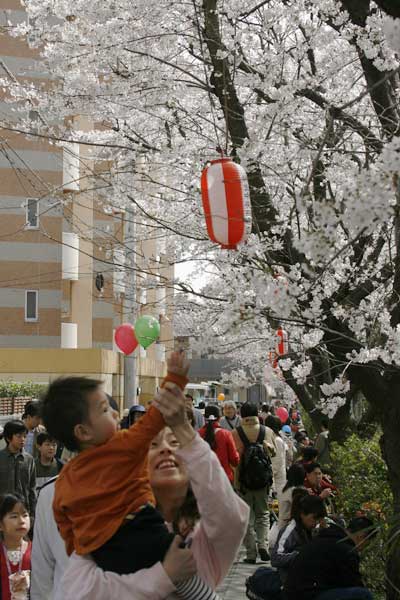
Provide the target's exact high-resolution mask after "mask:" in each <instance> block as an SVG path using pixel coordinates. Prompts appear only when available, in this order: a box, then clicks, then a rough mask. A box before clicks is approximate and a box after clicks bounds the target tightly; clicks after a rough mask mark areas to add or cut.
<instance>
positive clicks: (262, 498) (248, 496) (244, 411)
mask: <svg viewBox="0 0 400 600" xmlns="http://www.w3.org/2000/svg"><path fill="white" fill-rule="evenodd" d="M240 415H241V417H242V423H241V426H240V427H238V428H237V429H235V430H234V431H232V436H233V439H234V442H235V445H236V448H237V450H238V452H239V455H240V464H239V467H238V468H237V469H236V472H235V488H236V489H237V491H238V492H239V494H240V496H241V497H242V498H243V500H244V501H245V502H246V503H247V504H248V506H249V508H250V519H249V525H248V528H247V533H246V536H245V538H244V541H243V542H244V545H245V548H246V558H245V559H244V562H246V563H249V564H255V563H256V561H257V550H258V554H259V556H260V558H261V560H264V561H267V560H269V554H268V551H267V538H268V531H269V511H268V494H269V490H270V487H271V485H272V482H273V479H272V464H271V456H274V455H275V452H276V447H275V444H274V434H273V432H272V431H271V429H269V427H265V426H264V425H260V421H259V419H258V407H257V405H256V404H251V403H249V402H246V403H245V404H243V405H242V407H241V408H240Z"/></svg>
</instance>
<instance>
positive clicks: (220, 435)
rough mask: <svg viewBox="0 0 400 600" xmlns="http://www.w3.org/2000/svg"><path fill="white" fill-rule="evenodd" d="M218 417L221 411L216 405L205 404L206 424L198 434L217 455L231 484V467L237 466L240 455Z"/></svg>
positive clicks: (232, 473) (232, 478) (230, 435)
mask: <svg viewBox="0 0 400 600" xmlns="http://www.w3.org/2000/svg"><path fill="white" fill-rule="evenodd" d="M220 417H221V413H220V410H219V407H218V406H216V405H213V404H209V405H208V406H206V408H205V411H204V418H205V421H206V424H205V425H204V427H202V428H201V429H200V430H199V434H200V435H201V437H202V438H203V439H204V440H205V441H206V442H207V444H208V445H209V446H210V448H211V450H213V451H214V452H215V454H216V455H217V456H218V459H219V462H220V463H221V465H222V468H223V469H224V471H225V473H226V474H227V476H228V479H229V481H230V482H231V483H232V485H233V480H234V470H233V469H234V468H235V467H237V466H238V464H239V461H240V456H239V452H238V451H237V449H236V446H235V442H234V441H233V437H232V434H231V432H230V431H228V430H227V429H222V428H221V427H220V425H219V419H220Z"/></svg>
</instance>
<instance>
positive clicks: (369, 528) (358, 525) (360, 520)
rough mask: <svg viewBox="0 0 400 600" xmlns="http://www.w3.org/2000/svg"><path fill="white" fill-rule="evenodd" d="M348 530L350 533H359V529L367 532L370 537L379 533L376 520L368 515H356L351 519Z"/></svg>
mask: <svg viewBox="0 0 400 600" xmlns="http://www.w3.org/2000/svg"><path fill="white" fill-rule="evenodd" d="M347 530H348V531H350V533H357V532H358V531H362V532H365V535H366V536H367V537H369V538H372V537H375V536H376V534H377V533H378V530H377V529H376V527H375V525H374V522H373V521H372V520H371V519H369V518H368V517H354V518H353V519H351V521H350V523H349V525H348V527H347Z"/></svg>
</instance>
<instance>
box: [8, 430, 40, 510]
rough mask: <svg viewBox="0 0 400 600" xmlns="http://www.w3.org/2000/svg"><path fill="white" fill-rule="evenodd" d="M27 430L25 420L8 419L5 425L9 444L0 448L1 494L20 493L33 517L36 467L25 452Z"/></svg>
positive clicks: (31, 458)
mask: <svg viewBox="0 0 400 600" xmlns="http://www.w3.org/2000/svg"><path fill="white" fill-rule="evenodd" d="M26 434H27V430H26V427H25V425H24V423H23V421H19V420H14V421H8V422H7V423H6V424H5V426H4V438H5V440H6V443H7V446H6V448H4V450H0V494H19V495H21V496H22V497H23V499H24V501H25V504H26V508H27V509H28V510H29V514H30V515H31V517H33V515H34V514H35V507H36V468H35V461H34V460H33V457H32V456H31V455H30V454H28V453H27V452H25V450H24V443H25V439H26Z"/></svg>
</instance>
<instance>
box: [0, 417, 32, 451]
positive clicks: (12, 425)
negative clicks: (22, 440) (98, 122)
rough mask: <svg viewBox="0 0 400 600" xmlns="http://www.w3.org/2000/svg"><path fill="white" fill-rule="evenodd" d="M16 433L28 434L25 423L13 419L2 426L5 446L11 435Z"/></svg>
mask: <svg viewBox="0 0 400 600" xmlns="http://www.w3.org/2000/svg"><path fill="white" fill-rule="evenodd" d="M18 433H28V430H27V428H26V427H25V423H24V422H23V421H21V420H20V419H14V420H13V421H7V423H6V424H5V425H4V431H3V437H4V439H5V440H6V443H7V446H8V444H9V443H10V442H11V438H12V436H13V435H16V434H18Z"/></svg>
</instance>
